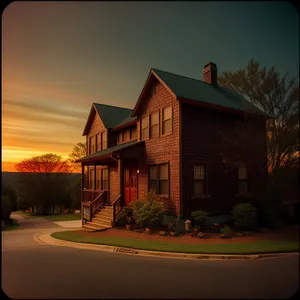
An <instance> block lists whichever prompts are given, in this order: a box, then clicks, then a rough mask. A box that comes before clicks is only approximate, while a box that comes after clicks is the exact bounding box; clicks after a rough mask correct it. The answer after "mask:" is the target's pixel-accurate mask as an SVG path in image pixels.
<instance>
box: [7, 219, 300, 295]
mask: <svg viewBox="0 0 300 300" xmlns="http://www.w3.org/2000/svg"><path fill="white" fill-rule="evenodd" d="M26 222H27V223H29V224H30V222H31V220H27V221H26ZM47 222H49V221H47ZM42 223H43V224H42ZM31 224H32V226H30V225H29V226H27V227H26V228H24V227H22V224H21V226H20V230H19V229H18V230H14V231H7V232H3V233H2V290H3V291H4V293H5V294H6V295H7V296H9V297H11V298H23V299H24V298H31V299H33V298H38V299H43V298H48V299H49V298H52V299H53V298H56V299H58V298H59V299H66V298H72V299H76V298H77V299H91V298H98V299H99V298H106V299H112V298H130V299H133V298H148V299H149V298H152V299H153V298H160V299H171V298H172V299H176V298H177V299H191V298H197V299H201V298H205V299H209V298H215V299H216V298H221V299H225V298H229V299H234V298H236V299H245V298H251V299H254V298H259V299H266V298H268V299H280V298H281V299H282V298H288V297H290V296H292V295H293V294H295V292H296V291H297V289H298V287H299V256H298V255H293V256H286V257H281V258H269V259H264V260H229V261H224V260H221V261H209V260H205V261H197V260H181V259H168V258H154V257H139V256H129V255H124V254H120V253H106V252H100V251H92V250H82V249H75V248H67V247H58V246H49V245H44V244H40V243H37V242H35V240H34V239H33V234H40V233H45V232H50V231H57V230H65V229H64V228H59V227H58V226H55V225H54V224H53V223H51V222H49V223H48V224H47V225H46V223H45V222H44V220H42V221H41V223H40V224H39V221H37V220H34V221H33V223H31ZM27 225H28V224H27ZM21 228H24V229H21Z"/></svg>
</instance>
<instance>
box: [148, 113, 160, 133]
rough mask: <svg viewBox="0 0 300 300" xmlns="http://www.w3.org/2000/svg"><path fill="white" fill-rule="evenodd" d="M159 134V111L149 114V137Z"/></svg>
mask: <svg viewBox="0 0 300 300" xmlns="http://www.w3.org/2000/svg"><path fill="white" fill-rule="evenodd" d="M157 136H159V111H157V112H155V113H153V114H151V115H150V137H151V138H154V137H157Z"/></svg>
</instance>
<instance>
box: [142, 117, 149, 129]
mask: <svg viewBox="0 0 300 300" xmlns="http://www.w3.org/2000/svg"><path fill="white" fill-rule="evenodd" d="M144 128H148V116H147V117H144V118H142V129H144Z"/></svg>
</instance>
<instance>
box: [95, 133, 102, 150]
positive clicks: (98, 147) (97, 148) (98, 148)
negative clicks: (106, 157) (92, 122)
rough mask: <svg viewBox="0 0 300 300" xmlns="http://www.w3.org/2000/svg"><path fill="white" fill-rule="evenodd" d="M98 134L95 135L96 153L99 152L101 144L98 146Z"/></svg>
mask: <svg viewBox="0 0 300 300" xmlns="http://www.w3.org/2000/svg"><path fill="white" fill-rule="evenodd" d="M100 142H101V140H100V133H98V134H96V152H98V151H100V150H101V144H100Z"/></svg>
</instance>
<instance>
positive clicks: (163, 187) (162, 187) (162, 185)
mask: <svg viewBox="0 0 300 300" xmlns="http://www.w3.org/2000/svg"><path fill="white" fill-rule="evenodd" d="M159 194H160V195H168V194H169V181H168V180H160V181H159Z"/></svg>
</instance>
